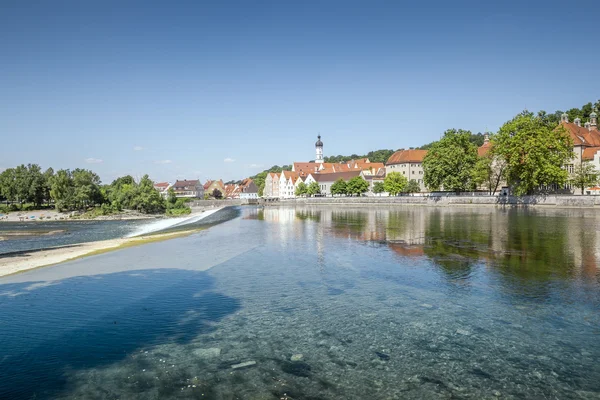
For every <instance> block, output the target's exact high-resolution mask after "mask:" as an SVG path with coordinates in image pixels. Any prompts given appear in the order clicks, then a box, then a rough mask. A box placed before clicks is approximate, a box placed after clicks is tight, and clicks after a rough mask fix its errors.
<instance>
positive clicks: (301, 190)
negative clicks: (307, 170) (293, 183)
mask: <svg viewBox="0 0 600 400" xmlns="http://www.w3.org/2000/svg"><path fill="white" fill-rule="evenodd" d="M307 191H308V186H306V183H304V182H300V183H299V184H298V186H297V187H296V193H295V194H296V196H298V197H300V196H304V195H306V192H307Z"/></svg>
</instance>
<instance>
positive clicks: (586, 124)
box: [584, 122, 592, 131]
mask: <svg viewBox="0 0 600 400" xmlns="http://www.w3.org/2000/svg"><path fill="white" fill-rule="evenodd" d="M584 126H585V129H587V130H588V131H591V130H592V128H591V126H590V123H589V122H586V123H585V125H584Z"/></svg>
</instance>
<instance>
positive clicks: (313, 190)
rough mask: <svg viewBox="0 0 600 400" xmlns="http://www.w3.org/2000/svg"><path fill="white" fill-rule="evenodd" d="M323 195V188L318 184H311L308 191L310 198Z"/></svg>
mask: <svg viewBox="0 0 600 400" xmlns="http://www.w3.org/2000/svg"><path fill="white" fill-rule="evenodd" d="M320 193H321V188H320V187H319V184H318V183H317V182H311V183H310V185H308V188H307V189H306V194H308V195H309V196H314V195H317V194H320Z"/></svg>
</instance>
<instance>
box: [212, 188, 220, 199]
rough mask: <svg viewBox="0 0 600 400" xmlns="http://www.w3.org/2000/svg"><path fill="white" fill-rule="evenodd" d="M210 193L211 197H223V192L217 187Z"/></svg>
mask: <svg viewBox="0 0 600 400" xmlns="http://www.w3.org/2000/svg"><path fill="white" fill-rule="evenodd" d="M211 195H212V197H213V198H215V199H217V200H220V199H222V198H223V193H221V191H220V190H219V189H217V188H215V189H214V190H213V191H212V193H211Z"/></svg>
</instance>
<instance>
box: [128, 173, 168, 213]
mask: <svg viewBox="0 0 600 400" xmlns="http://www.w3.org/2000/svg"><path fill="white" fill-rule="evenodd" d="M136 189H137V190H136V193H135V197H134V202H133V204H132V208H133V209H135V210H137V211H140V212H143V213H146V214H156V213H161V212H163V211H165V209H166V202H165V199H164V198H163V197H162V196H161V195H160V193H159V192H158V190H156V189H154V182H152V180H150V178H149V177H148V175H144V176H143V177H142V179H140V182H139V183H138V185H137V188H136Z"/></svg>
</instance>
